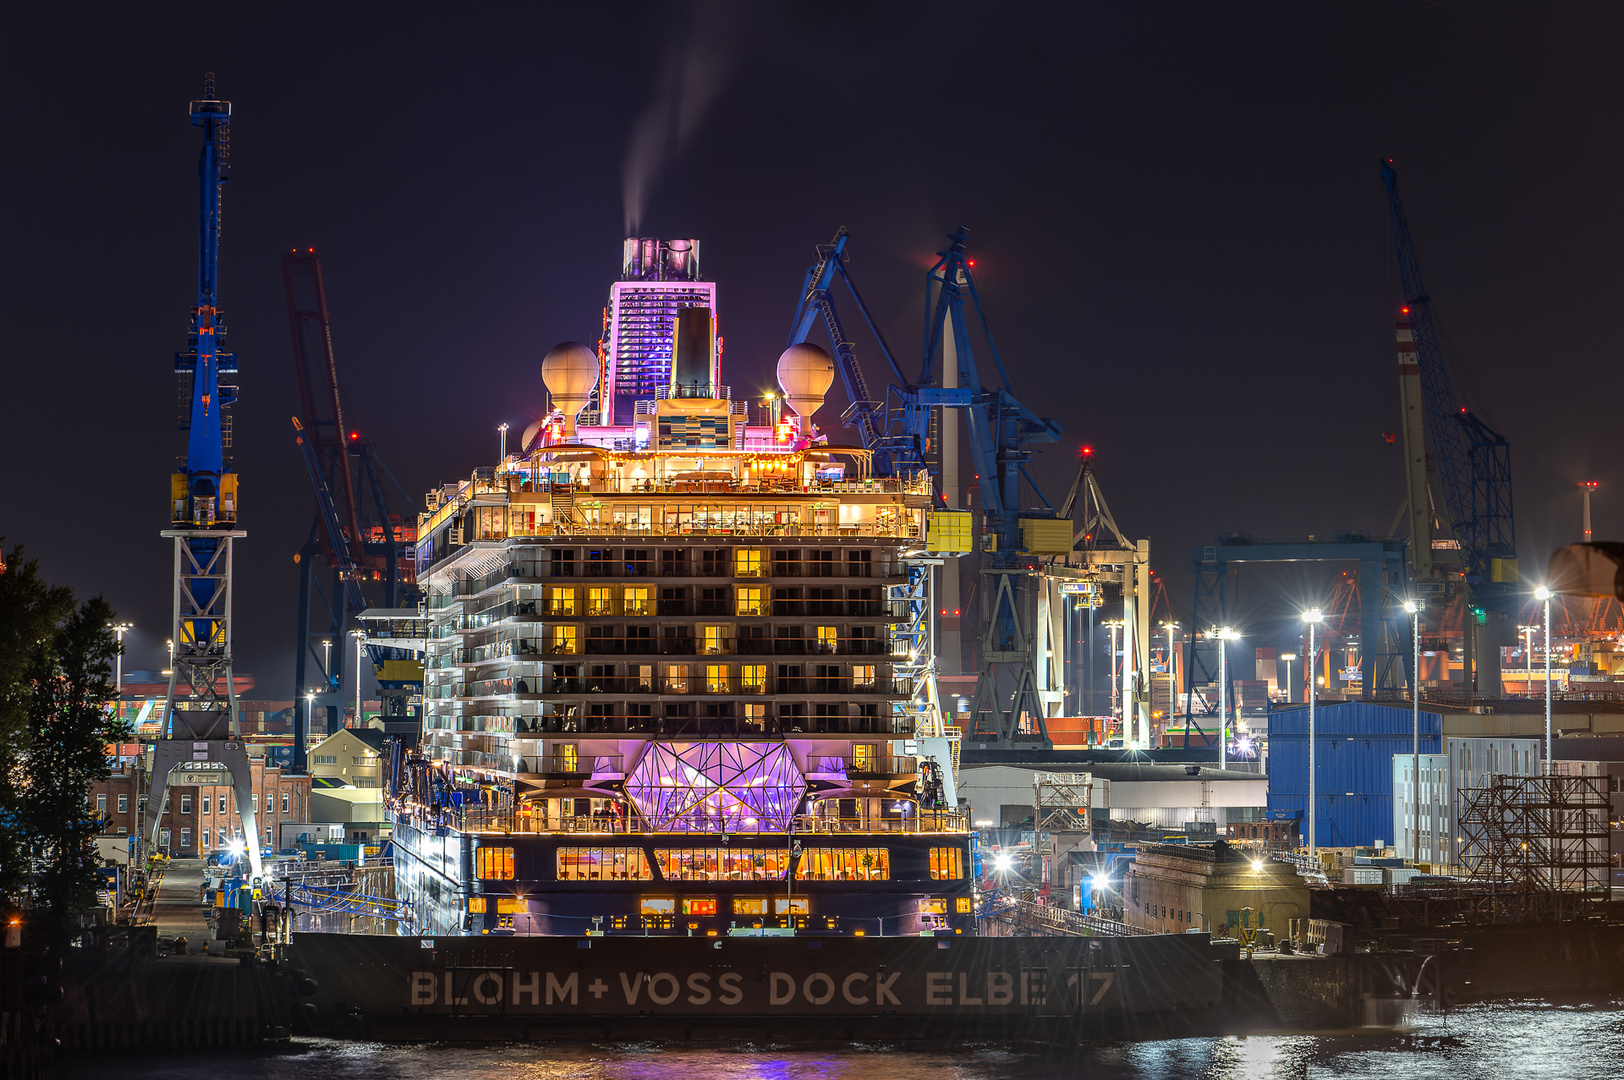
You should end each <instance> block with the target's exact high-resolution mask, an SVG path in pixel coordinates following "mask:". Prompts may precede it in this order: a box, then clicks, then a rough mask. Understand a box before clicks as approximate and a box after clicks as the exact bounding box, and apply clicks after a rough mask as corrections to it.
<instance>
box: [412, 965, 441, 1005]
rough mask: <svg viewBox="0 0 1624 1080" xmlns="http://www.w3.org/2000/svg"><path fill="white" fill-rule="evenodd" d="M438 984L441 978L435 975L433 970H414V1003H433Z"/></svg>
mask: <svg viewBox="0 0 1624 1080" xmlns="http://www.w3.org/2000/svg"><path fill="white" fill-rule="evenodd" d="M438 984H439V980H438V979H436V978H435V977H434V972H432V971H414V972H412V1004H413V1005H433V1004H434V997H435V994H434V991H435V989H436V988H437V986H438Z"/></svg>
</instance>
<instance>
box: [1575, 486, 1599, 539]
mask: <svg viewBox="0 0 1624 1080" xmlns="http://www.w3.org/2000/svg"><path fill="white" fill-rule="evenodd" d="M1598 486H1599V485H1598V484H1597V483H1596V481H1594V480H1585V481H1582V482H1581V483H1580V484H1579V490H1580V491H1581V492H1582V493H1583V494H1584V497H1585V543H1587V544H1588V543H1590V496H1591V493H1592V492H1594V491H1595V490H1596V488H1597V487H1598Z"/></svg>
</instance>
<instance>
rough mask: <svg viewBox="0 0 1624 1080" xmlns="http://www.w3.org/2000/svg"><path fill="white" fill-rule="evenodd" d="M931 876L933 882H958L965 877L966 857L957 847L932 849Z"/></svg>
mask: <svg viewBox="0 0 1624 1080" xmlns="http://www.w3.org/2000/svg"><path fill="white" fill-rule="evenodd" d="M930 876H931V880H933V881H958V880H960V879H962V878H963V877H964V857H963V855H962V854H961V853H960V850H959V849H958V848H956V847H933V848H931V849H930Z"/></svg>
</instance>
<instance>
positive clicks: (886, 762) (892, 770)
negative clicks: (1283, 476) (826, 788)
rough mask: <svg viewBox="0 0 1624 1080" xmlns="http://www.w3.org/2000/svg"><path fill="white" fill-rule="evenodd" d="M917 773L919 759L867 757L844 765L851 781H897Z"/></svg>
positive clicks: (908, 757) (909, 757)
mask: <svg viewBox="0 0 1624 1080" xmlns="http://www.w3.org/2000/svg"><path fill="white" fill-rule="evenodd" d="M918 773H919V759H918V758H917V757H911V756H898V757H869V758H864V759H863V760H861V761H849V762H847V763H846V776H847V778H848V779H852V780H897V779H901V778H902V777H906V776H916V775H918Z"/></svg>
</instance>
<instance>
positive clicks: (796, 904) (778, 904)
mask: <svg viewBox="0 0 1624 1080" xmlns="http://www.w3.org/2000/svg"><path fill="white" fill-rule="evenodd" d="M773 911H774V912H776V913H777V914H779V915H810V914H811V913H812V905H811V904H810V903H808V902H807V899H806V897H804V896H775V897H773Z"/></svg>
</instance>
